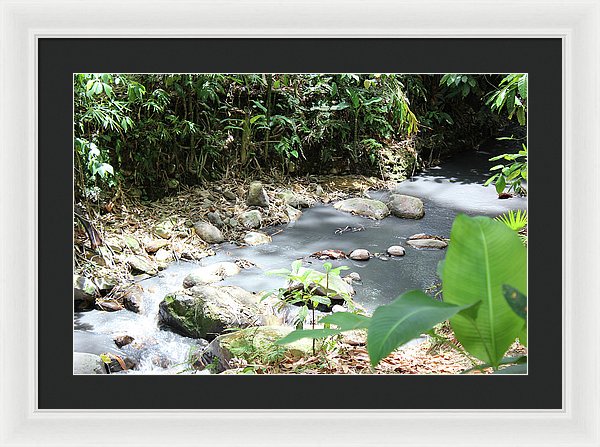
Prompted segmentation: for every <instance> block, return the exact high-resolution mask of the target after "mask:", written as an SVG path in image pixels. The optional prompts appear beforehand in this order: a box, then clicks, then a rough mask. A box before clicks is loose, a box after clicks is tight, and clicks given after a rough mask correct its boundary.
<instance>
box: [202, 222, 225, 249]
mask: <svg viewBox="0 0 600 447" xmlns="http://www.w3.org/2000/svg"><path fill="white" fill-rule="evenodd" d="M194 231H195V232H196V234H197V235H198V236H200V239H202V240H203V241H204V242H208V243H209V244H218V243H220V242H223V241H224V240H225V239H224V238H223V234H222V233H221V230H219V229H218V228H217V227H215V226H214V225H213V224H210V223H208V222H203V221H198V222H196V223H195V224H194Z"/></svg>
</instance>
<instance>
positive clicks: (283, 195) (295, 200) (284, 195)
mask: <svg viewBox="0 0 600 447" xmlns="http://www.w3.org/2000/svg"><path fill="white" fill-rule="evenodd" d="M277 197H278V198H280V199H281V200H283V203H284V204H285V205H288V206H291V207H293V208H298V209H299V208H309V207H310V206H312V205H314V201H312V200H310V199H308V198H307V197H305V196H302V195H300V194H296V193H295V192H293V191H290V190H289V189H288V190H285V191H282V192H280V193H278V194H277Z"/></svg>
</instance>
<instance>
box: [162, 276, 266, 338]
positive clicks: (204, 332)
mask: <svg viewBox="0 0 600 447" xmlns="http://www.w3.org/2000/svg"><path fill="white" fill-rule="evenodd" d="M158 316H159V323H160V324H161V326H163V327H168V328H170V329H171V330H173V331H174V332H177V333H179V334H181V335H184V336H186V337H191V338H205V339H207V340H212V339H214V338H215V337H217V336H218V335H219V334H221V333H223V331H225V330H226V329H231V328H246V327H249V326H257V325H263V324H268V323H270V322H275V321H277V320H276V317H275V316H274V315H270V314H269V309H268V308H267V306H266V305H262V304H261V303H260V302H259V297H258V296H257V295H255V294H253V293H251V292H248V291H246V290H244V289H242V288H241V287H237V286H221V287H215V286H208V285H200V286H195V287H192V288H191V289H188V290H186V291H185V292H177V293H174V294H169V295H167V296H166V297H165V298H164V300H163V301H162V302H161V303H160V306H159V312H158Z"/></svg>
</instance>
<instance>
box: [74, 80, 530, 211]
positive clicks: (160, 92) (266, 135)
mask: <svg viewBox="0 0 600 447" xmlns="http://www.w3.org/2000/svg"><path fill="white" fill-rule="evenodd" d="M526 97H527V83H526V75H508V76H503V75H468V74H464V75H460V74H446V75H443V76H442V75H400V74H360V75H359V74H331V75H329V74H306V75H289V74H245V75H236V74H173V75H158V74H141V75H137V74H136V75H134V74H131V75H127V74H118V75H116V74H76V75H75V77H74V110H75V116H74V122H75V126H74V127H75V129H74V132H75V142H74V148H75V171H74V175H75V179H74V180H75V190H76V196H77V197H78V198H79V199H82V198H87V199H93V200H96V199H98V196H99V194H101V193H106V194H108V195H112V194H115V193H116V194H120V193H121V192H122V191H123V189H130V190H131V191H130V192H132V193H133V194H134V195H138V196H144V197H148V198H152V197H157V196H162V195H164V194H165V192H168V191H169V190H177V189H178V188H179V187H180V186H181V185H195V184H198V183H201V182H202V181H205V180H215V179H218V178H221V177H223V176H231V175H241V174H256V173H257V172H258V171H262V172H270V171H273V172H275V171H276V172H278V173H281V174H290V175H302V174H323V173H361V174H375V175H377V176H380V177H390V178H398V177H401V176H402V175H405V174H406V172H408V173H409V174H410V173H411V172H412V170H413V169H415V167H417V166H419V165H422V164H423V163H428V162H431V161H432V160H435V159H438V158H441V157H444V155H446V154H447V153H449V152H456V151H461V150H466V149H470V148H473V147H475V148H476V147H478V145H479V144H480V143H481V142H482V141H483V140H484V139H486V138H488V137H489V136H491V135H493V134H494V133H495V132H496V131H497V130H498V127H499V126H501V125H502V124H503V123H504V121H506V120H507V119H510V118H512V119H513V121H518V123H519V124H521V125H524V124H525V116H526V115H525V111H526ZM514 118H516V119H514Z"/></svg>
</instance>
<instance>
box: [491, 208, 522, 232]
mask: <svg viewBox="0 0 600 447" xmlns="http://www.w3.org/2000/svg"><path fill="white" fill-rule="evenodd" d="M496 220H497V221H499V222H502V223H503V224H504V225H506V226H507V227H508V228H510V229H511V230H513V231H517V232H518V231H520V230H522V229H523V228H525V227H526V226H527V211H525V210H516V211H514V210H509V211H508V212H506V213H504V214H501V215H500V216H498V217H496Z"/></svg>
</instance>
